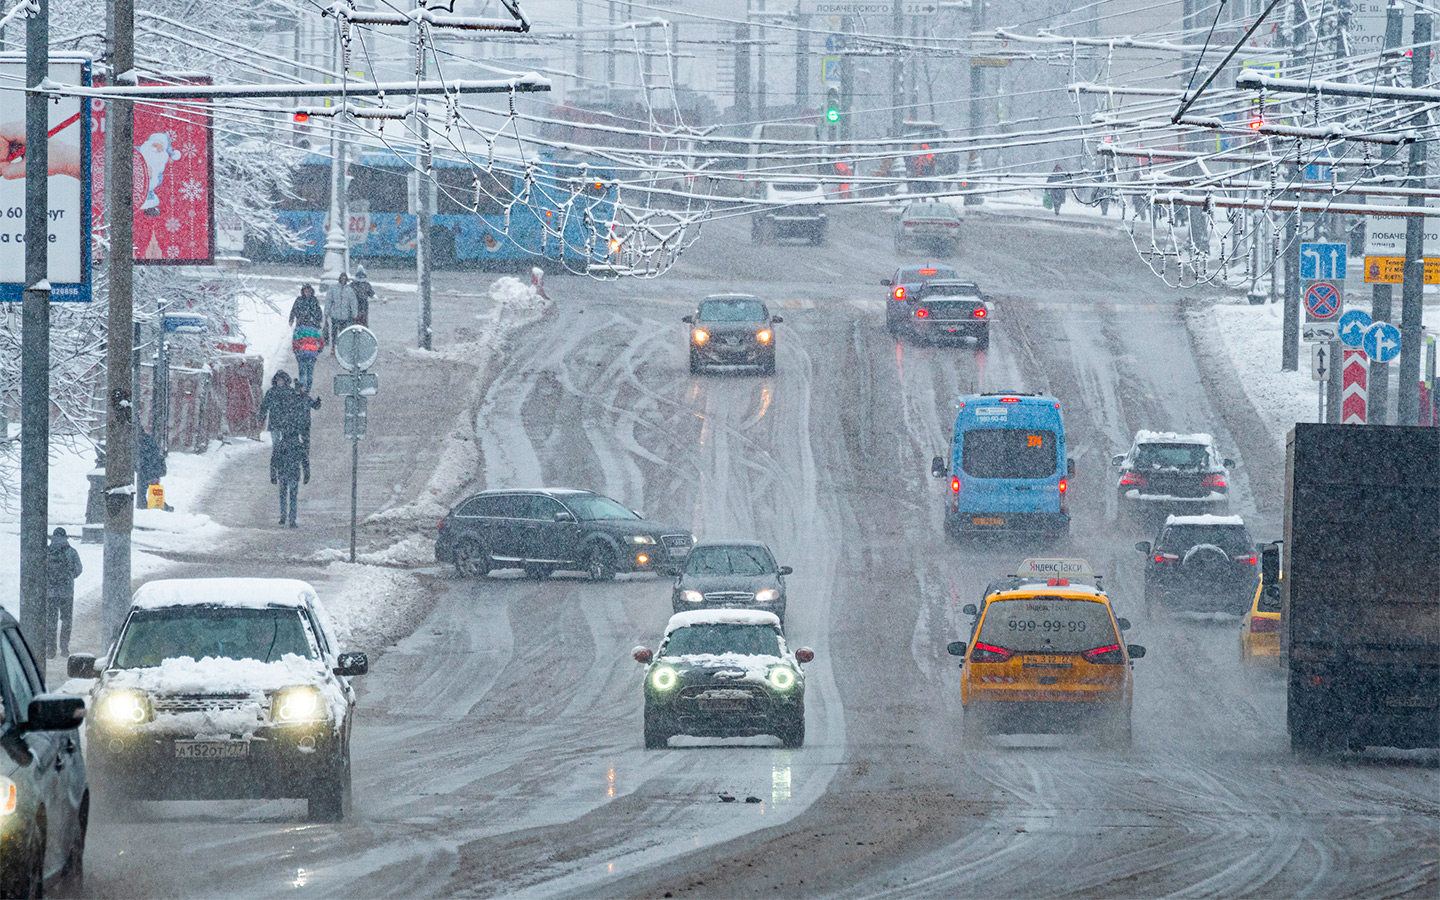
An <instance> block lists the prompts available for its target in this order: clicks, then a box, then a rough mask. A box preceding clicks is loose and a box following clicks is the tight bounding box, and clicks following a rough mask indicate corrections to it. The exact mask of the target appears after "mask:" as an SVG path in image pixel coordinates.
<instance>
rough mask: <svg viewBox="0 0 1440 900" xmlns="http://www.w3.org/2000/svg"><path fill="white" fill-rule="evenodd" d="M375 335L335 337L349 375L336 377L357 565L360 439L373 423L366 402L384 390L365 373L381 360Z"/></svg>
mask: <svg viewBox="0 0 1440 900" xmlns="http://www.w3.org/2000/svg"><path fill="white" fill-rule="evenodd" d="M379 355H380V345H379V342H378V341H377V340H376V339H375V333H374V332H372V331H371V330H370V329H368V328H366V327H364V326H363V325H352V326H350V327H349V328H347V329H345V330H344V331H342V332H340V333H339V334H337V335H336V336H335V358H336V359H338V360H339V361H340V364H341V365H342V366H345V368H347V369H349V372H348V373H341V374H339V375H336V376H335V396H337V397H344V398H345V436H346V437H348V438H349V439H350V561H351V562H352V563H353V562H354V561H355V531H356V524H357V519H358V511H359V507H360V439H361V438H363V437H364V436H365V430H366V424H367V422H368V419H369V410H368V408H367V406H368V404H367V401H366V399H365V398H367V397H370V396H373V395H374V394H375V392H376V391H378V390H379V389H380V378H379V376H377V375H375V374H374V373H371V372H366V371H365V370H366V369H368V368H369V367H371V366H373V365H374V364H375V360H376V359H377V358H379Z"/></svg>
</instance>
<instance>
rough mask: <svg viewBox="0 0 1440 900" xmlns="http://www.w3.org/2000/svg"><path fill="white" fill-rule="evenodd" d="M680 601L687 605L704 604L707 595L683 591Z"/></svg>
mask: <svg viewBox="0 0 1440 900" xmlns="http://www.w3.org/2000/svg"><path fill="white" fill-rule="evenodd" d="M680 599H681V600H684V601H685V602H686V603H704V602H705V595H704V594H702V593H700V592H699V591H681V592H680Z"/></svg>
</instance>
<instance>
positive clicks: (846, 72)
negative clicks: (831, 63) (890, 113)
mask: <svg viewBox="0 0 1440 900" xmlns="http://www.w3.org/2000/svg"><path fill="white" fill-rule="evenodd" d="M854 29H855V20H854V19H853V18H851V17H850V16H845V17H843V18H842V19H841V20H840V41H841V44H840V140H841V142H843V143H846V144H848V143H850V141H851V140H852V135H853V134H854V132H853V131H852V129H853V128H854V127H855V123H854V122H853V121H852V120H853V119H854V117H855V109H854V106H855V104H854V102H853V101H854V98H855V65H854V62H853V60H854V57H852V56H851V55H850V34H851V33H852V32H853V31H854Z"/></svg>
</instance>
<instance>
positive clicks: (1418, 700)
mask: <svg viewBox="0 0 1440 900" xmlns="http://www.w3.org/2000/svg"><path fill="white" fill-rule="evenodd" d="M1385 705H1386V706H1404V707H1410V708H1414V709H1428V708H1429V707H1432V706H1435V705H1436V700H1435V698H1434V697H1386V698H1385Z"/></svg>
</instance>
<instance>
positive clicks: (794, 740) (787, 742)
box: [775, 710, 805, 750]
mask: <svg viewBox="0 0 1440 900" xmlns="http://www.w3.org/2000/svg"><path fill="white" fill-rule="evenodd" d="M775 736H776V737H778V738H779V739H780V746H782V747H785V748H788V749H791V750H794V749H797V748H799V747H803V746H805V711H804V710H801V711H800V712H799V713H797V714H796V715H795V717H794V718H793V719H792V720H791V721H790V722H789V723H788V724H785V725H781V726H780V729H779V733H778V734H776V735H775Z"/></svg>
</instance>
